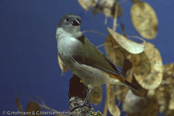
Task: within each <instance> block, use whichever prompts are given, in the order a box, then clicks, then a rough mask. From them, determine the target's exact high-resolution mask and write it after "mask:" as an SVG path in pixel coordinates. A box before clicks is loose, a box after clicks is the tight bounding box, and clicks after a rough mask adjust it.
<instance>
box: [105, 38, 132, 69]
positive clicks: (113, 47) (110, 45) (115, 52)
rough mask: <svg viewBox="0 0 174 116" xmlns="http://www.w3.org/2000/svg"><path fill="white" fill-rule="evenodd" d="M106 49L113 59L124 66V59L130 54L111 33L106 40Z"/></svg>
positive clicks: (115, 62)
mask: <svg viewBox="0 0 174 116" xmlns="http://www.w3.org/2000/svg"><path fill="white" fill-rule="evenodd" d="M104 45H105V51H106V53H107V55H108V57H109V58H110V59H111V61H112V62H113V63H114V64H116V65H118V66H120V67H122V66H123V61H124V59H125V57H126V56H127V55H128V54H129V53H128V52H127V51H126V50H124V49H123V48H122V47H121V46H119V45H118V43H117V42H116V41H115V40H114V38H113V37H112V36H111V35H109V36H108V37H107V38H106V40H105V43H104Z"/></svg>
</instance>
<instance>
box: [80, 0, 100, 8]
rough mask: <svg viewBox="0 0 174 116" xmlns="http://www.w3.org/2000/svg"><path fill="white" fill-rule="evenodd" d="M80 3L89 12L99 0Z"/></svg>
mask: <svg viewBox="0 0 174 116" xmlns="http://www.w3.org/2000/svg"><path fill="white" fill-rule="evenodd" d="M78 2H79V4H80V5H81V7H82V8H83V9H85V10H89V9H91V8H93V7H94V6H95V5H96V4H97V2H98V0H78Z"/></svg>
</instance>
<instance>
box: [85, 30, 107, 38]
mask: <svg viewBox="0 0 174 116" xmlns="http://www.w3.org/2000/svg"><path fill="white" fill-rule="evenodd" d="M86 32H92V33H97V34H99V35H102V36H103V37H105V38H106V37H107V36H106V35H105V34H103V33H100V32H97V31H93V30H85V31H83V32H82V33H86Z"/></svg>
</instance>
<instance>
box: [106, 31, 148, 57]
mask: <svg viewBox="0 0 174 116" xmlns="http://www.w3.org/2000/svg"><path fill="white" fill-rule="evenodd" d="M107 30H108V32H109V34H111V35H112V37H113V38H114V39H115V41H116V42H117V43H118V44H119V45H120V46H121V47H122V48H124V49H125V50H126V51H128V52H129V53H131V54H139V53H141V52H143V51H144V48H145V42H143V43H142V44H139V43H136V42H134V41H132V40H129V39H127V38H126V37H124V36H122V35H120V34H118V33H117V32H115V31H113V30H112V29H110V28H107Z"/></svg>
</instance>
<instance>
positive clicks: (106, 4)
mask: <svg viewBox="0 0 174 116" xmlns="http://www.w3.org/2000/svg"><path fill="white" fill-rule="evenodd" d="M116 5H118V8H117V9H118V11H117V13H118V14H117V17H120V16H121V15H122V12H123V11H122V8H121V6H120V4H119V3H118V2H117V0H100V3H99V4H98V5H96V7H95V8H94V9H93V14H94V15H96V14H97V13H98V12H102V13H103V14H104V15H105V16H107V17H112V18H114V15H115V11H116Z"/></svg>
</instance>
